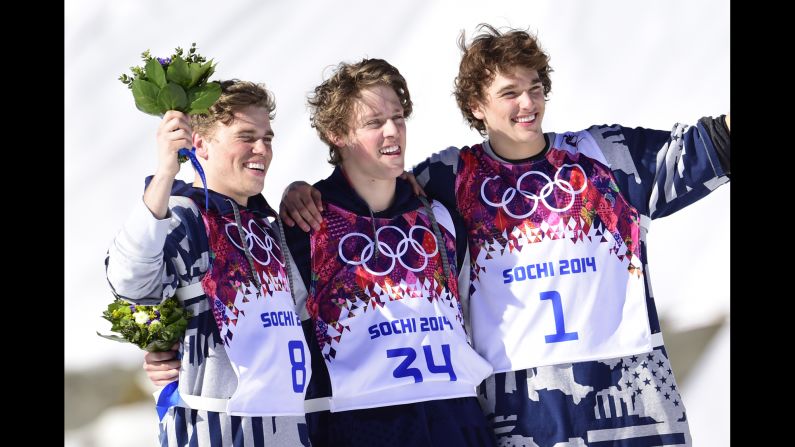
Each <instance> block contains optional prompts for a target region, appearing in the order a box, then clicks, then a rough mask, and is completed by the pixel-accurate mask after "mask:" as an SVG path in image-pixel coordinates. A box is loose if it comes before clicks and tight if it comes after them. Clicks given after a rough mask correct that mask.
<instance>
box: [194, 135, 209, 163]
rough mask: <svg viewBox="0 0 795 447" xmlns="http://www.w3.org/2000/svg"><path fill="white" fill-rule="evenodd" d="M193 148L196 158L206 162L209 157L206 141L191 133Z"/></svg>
mask: <svg viewBox="0 0 795 447" xmlns="http://www.w3.org/2000/svg"><path fill="white" fill-rule="evenodd" d="M192 137H193V147H195V148H196V156H197V157H199V158H203V159H205V160H207V159H208V158H209V157H210V151H209V148H208V147H207V139H205V138H204V137H203V136H201V135H199V134H198V133H196V132H193V135H192Z"/></svg>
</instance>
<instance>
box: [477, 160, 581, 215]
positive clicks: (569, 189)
mask: <svg viewBox="0 0 795 447" xmlns="http://www.w3.org/2000/svg"><path fill="white" fill-rule="evenodd" d="M567 167H568V168H573V169H576V170H578V171H580V172H581V173H582V176H583V179H586V178H587V177H586V176H585V170H583V169H582V167H581V166H580V165H577V164H564V165H563V166H561V167H560V168H558V170H557V172H555V178H554V180H553V179H551V178H549V176H547V175H546V174H544V173H543V172H540V171H529V172H525V173H524V174H522V175H521V176H520V177H519V179H518V180H516V187H515V188H514V187H512V186H511V187H509V188H508V189H506V190H505V192H503V193H502V199H500V201H499V202H492V201H491V200H489V199H488V198H487V197H486V184H488V183H489V182H490V181H491V180H495V179H498V178H499V177H500V176H499V175H495V176H494V177H487V178H486V181H484V182H483V184H482V185H480V197H482V198H483V201H484V202H486V203H487V204H489V205H491V206H493V207H494V208H502V209H503V211H505V213H506V214H508V215H509V216H511V217H513V218H516V219H524V218H525V217H527V216H529V215H531V214H533V212H534V211H535V210H536V208H537V207H538V202H539V200H540V201H542V202H544V205H545V206H546V207H547V208H549V209H550V210H552V211H555V212H562V211H566V210H568V209H569V208H571V207H572V206H573V205H574V198H575V196H576V195H577V194H579V193H581V192H583V191H585V187H586V186H587V184H588V182H587V181H584V182H583V184H582V186H581V187H580V188H579V189H577V190H575V189H574V187H573V186H572V184H571V183H569V182H568V181H566V180H563V179H562V178H560V174H561V173H562V172H563V169H564V168H567ZM529 175H536V176H538V177H541V178H543V179H544V180H546V184H545V185H544V186H543V187H542V188H541V190H540V191H539V193H538V194H535V193H533V192H530V191H527V190H524V189H522V180H524V179H525V177H527V176H529ZM556 186H557V187H558V188H559V189H561V190H562V191H563V192H565V193H567V194H570V195H571V199H570V200H569V203H568V204H567V205H565V206H564V207H563V208H556V207H555V206H553V205H551V204H550V203H549V202H548V201H547V197H549V196H550V195H551V194H552V191H553V190H554V188H555V187H556ZM517 192H518V193H519V194H521V195H522V196H524V197H526V198H528V199H530V200H532V201H533V207H532V208H531V209H530V211H528V212H526V213H524V214H514V213H513V212H512V211H511V210H510V209H508V204H509V203H511V202H512V201H513V199H514V197H516V193H517Z"/></svg>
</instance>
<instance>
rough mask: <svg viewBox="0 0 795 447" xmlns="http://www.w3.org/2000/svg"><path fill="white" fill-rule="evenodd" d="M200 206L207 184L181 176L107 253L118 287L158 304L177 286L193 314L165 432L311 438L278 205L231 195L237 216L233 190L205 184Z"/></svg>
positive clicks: (189, 438) (209, 438)
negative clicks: (156, 212)
mask: <svg viewBox="0 0 795 447" xmlns="http://www.w3.org/2000/svg"><path fill="white" fill-rule="evenodd" d="M203 204H204V192H203V191H202V190H201V189H200V188H193V187H192V186H190V185H186V184H185V183H183V182H180V181H176V182H175V185H174V187H173V190H172V197H171V198H170V200H169V213H170V215H169V216H168V217H166V218H165V219H163V220H161V221H158V220H156V219H154V217H152V215H151V213H149V211H148V209H146V207H145V205H143V204H142V203H141V204H140V206H139V207H138V208H137V209H136V212H135V213H134V214H133V216H132V217H131V219H130V220H129V221H128V223H127V224H126V225H125V228H124V229H123V230H122V232H120V234H119V235H118V236H117V238H116V240H115V241H114V244H113V245H112V247H111V249H110V250H109V253H108V259H107V260H106V263H107V266H108V268H107V275H108V280H109V282H110V284H111V286H112V287H113V288H114V290H115V293H116V294H117V296H120V297H122V298H124V299H127V300H130V301H132V302H137V303H140V304H156V303H158V302H160V300H161V299H162V298H165V297H169V296H173V295H176V296H177V297H178V298H179V300H180V302H181V303H182V304H183V305H184V306H185V307H186V308H188V310H190V311H191V313H192V314H193V316H192V317H191V319H190V321H189V323H188V329H187V331H186V334H185V338H184V342H183V351H184V354H183V357H182V369H181V371H180V376H179V393H180V395H181V398H182V402H181V404H180V405H178V406H177V407H174V408H172V409H171V410H169V412H168V413H167V415H166V416H165V418H164V419H163V421H162V426H161V442H163V444H164V445H187V444H189V443H193V442H197V441H198V442H199V443H205V442H214V440H221V441H230V445H231V442H232V441H233V440H234V442H235V443H237V442H243V443H244V444H245V445H248V443H252V445H260V443H261V442H267V443H268V444H270V443H278V444H279V445H281V444H282V443H284V444H287V445H308V442H309V441H308V434H307V430H306V426H305V423H304V417H303V414H304V394H305V390H306V385H307V383H308V382H309V380H310V377H311V365H310V362H309V350H308V346H307V344H306V342H305V339H304V336H303V331H302V330H301V322H300V318H299V317H298V315H297V313H296V307H295V303H294V301H293V298H292V296H291V293H290V288H289V285H288V280H287V275H286V272H285V268H284V264H285V261H284V256H283V253H282V251H281V249H280V247H279V244H278V243H277V241H278V234H277V233H275V232H274V229H273V228H272V227H271V224H270V222H269V220H268V218H269V217H273V216H275V213H274V212H273V211H272V210H271V208H270V207H269V206H268V204H267V203H266V202H265V199H264V198H263V197H262V196H261V195H258V196H254V197H251V198H250V199H249V204H248V205H249V206H247V207H243V206H237V205H236V207H237V208H238V213H239V218H240V225H239V226H238V224H237V223H236V219H235V215H234V209H233V203H232V201H231V199H229V198H228V197H226V196H223V195H221V194H218V193H215V192H213V191H210V209H209V210H205V209H204V206H203ZM244 247H246V248H248V252H249V253H248V254H249V255H250V257H251V260H250V261H249V259H248V257H247V255H246V253H245V251H244V250H243V248H244ZM276 416H284V417H279V418H277V417H276Z"/></svg>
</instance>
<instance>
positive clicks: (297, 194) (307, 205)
mask: <svg viewBox="0 0 795 447" xmlns="http://www.w3.org/2000/svg"><path fill="white" fill-rule="evenodd" d="M322 211H323V202H322V201H321V200H320V191H318V190H317V189H315V188H314V187H313V186H312V185H310V184H309V183H306V182H302V181H298V182H293V183H290V184H289V185H288V186H287V188H286V189H285V190H284V194H282V203H281V205H279V216H281V218H282V221H284V223H285V224H287V225H288V226H291V227H294V226H295V225H296V224H297V225H298V227H299V228H301V229H302V230H304V231H307V232H308V231H309V228H310V227H312V229H313V230H315V231H318V230H320V223H321V222H323V216H321V215H320V213H321V212H322Z"/></svg>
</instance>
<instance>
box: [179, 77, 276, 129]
mask: <svg viewBox="0 0 795 447" xmlns="http://www.w3.org/2000/svg"><path fill="white" fill-rule="evenodd" d="M248 106H257V107H263V108H265V109H266V110H267V111H268V118H270V119H273V118H275V116H276V99H274V97H273V93H271V91H270V90H268V89H267V88H265V84H255V83H253V82H249V81H241V80H239V79H230V80H227V81H221V97H220V98H218V101H216V102H215V104H213V105H212V107H210V110H209V111H208V112H207V113H203V114H201V115H191V117H190V121H191V126H192V127H193V131H194V132H196V133H198V134H200V135H202V136H205V137H209V136H212V132H213V129H214V127H215V123H217V122H220V123H222V124H224V125H227V126H228V125H230V124H232V122H233V121H234V120H235V112H238V111H240V110H242V109H244V108H246V107H248Z"/></svg>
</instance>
